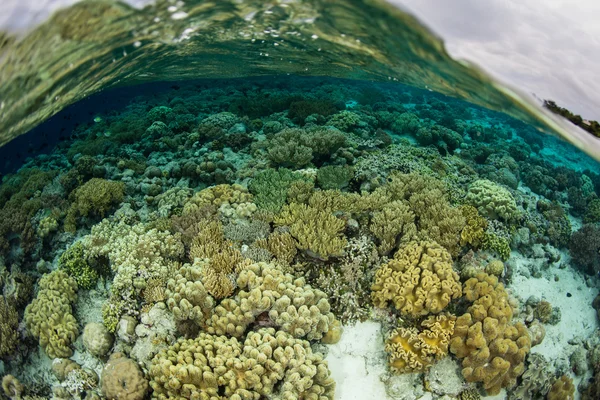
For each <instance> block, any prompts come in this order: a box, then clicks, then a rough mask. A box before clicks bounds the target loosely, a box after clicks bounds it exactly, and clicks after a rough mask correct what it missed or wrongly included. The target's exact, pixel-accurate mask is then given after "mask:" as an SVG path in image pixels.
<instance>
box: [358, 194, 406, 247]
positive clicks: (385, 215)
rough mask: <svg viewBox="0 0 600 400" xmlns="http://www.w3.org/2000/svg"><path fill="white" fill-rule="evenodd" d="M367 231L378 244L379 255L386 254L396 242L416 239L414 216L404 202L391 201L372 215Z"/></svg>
mask: <svg viewBox="0 0 600 400" xmlns="http://www.w3.org/2000/svg"><path fill="white" fill-rule="evenodd" d="M369 230H370V231H371V233H373V235H374V236H375V237H376V238H377V240H378V242H379V252H380V254H388V253H389V252H390V251H392V250H393V249H394V248H396V245H397V244H398V242H404V243H406V242H408V241H410V240H413V239H414V238H415V237H416V235H417V227H416V226H415V214H414V213H413V212H412V211H410V207H409V206H408V204H406V203H405V202H404V201H398V200H397V201H393V202H391V203H389V204H387V205H385V206H384V207H383V208H382V209H381V210H380V211H375V212H374V213H373V218H372V219H371V224H370V226H369Z"/></svg>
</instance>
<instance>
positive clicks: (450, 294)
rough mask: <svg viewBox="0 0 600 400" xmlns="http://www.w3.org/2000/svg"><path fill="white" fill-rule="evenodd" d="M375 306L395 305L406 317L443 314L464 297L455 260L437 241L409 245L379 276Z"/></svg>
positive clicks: (376, 277)
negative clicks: (452, 302) (453, 265)
mask: <svg viewBox="0 0 600 400" xmlns="http://www.w3.org/2000/svg"><path fill="white" fill-rule="evenodd" d="M372 291H373V292H372V297H373V303H374V304H375V306H377V307H385V306H386V305H387V303H388V302H390V301H391V302H392V303H393V304H394V306H395V307H396V308H397V309H398V310H399V311H400V313H401V314H402V315H407V316H412V317H418V316H423V315H427V314H431V313H433V314H435V313H439V312H441V311H442V310H443V309H444V308H445V307H446V306H447V305H448V304H449V303H450V301H451V300H452V299H456V298H458V297H460V296H461V294H462V289H461V284H460V281H459V277H458V274H457V273H456V272H455V271H454V270H453V269H452V257H451V256H450V254H449V253H448V252H447V251H446V250H445V249H444V248H443V247H441V246H440V245H439V244H437V243H435V242H427V241H423V242H409V243H407V244H406V245H404V246H402V247H400V249H399V250H398V251H397V252H396V254H395V255H394V258H393V259H392V260H390V261H389V262H388V263H387V264H384V265H382V266H381V267H380V268H379V269H378V270H377V272H376V273H375V279H374V282H373V286H372Z"/></svg>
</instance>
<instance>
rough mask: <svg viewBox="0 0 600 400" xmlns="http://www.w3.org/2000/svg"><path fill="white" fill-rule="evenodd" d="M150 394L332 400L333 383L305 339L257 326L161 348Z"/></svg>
mask: <svg viewBox="0 0 600 400" xmlns="http://www.w3.org/2000/svg"><path fill="white" fill-rule="evenodd" d="M149 376H150V379H151V381H150V386H151V387H152V389H153V390H154V396H155V398H157V399H159V400H166V399H171V398H198V399H218V398H228V399H238V400H240V399H258V398H259V397H264V396H271V395H273V394H276V395H277V396H278V398H281V399H283V400H293V399H321V400H332V399H333V394H334V390H335V382H334V381H333V379H332V378H331V377H330V373H329V369H328V367H327V363H326V362H325V361H324V360H323V356H322V355H321V354H320V353H313V352H312V350H311V348H310V344H309V343H308V342H307V341H304V340H299V339H295V338H294V337H292V336H291V335H289V334H287V333H285V332H282V331H277V332H276V331H275V330H274V329H272V328H263V329H260V330H258V331H257V332H251V333H249V334H248V336H247V337H246V338H245V340H244V342H243V343H240V342H239V341H238V340H237V339H235V338H232V339H228V338H226V337H224V336H213V335H209V334H206V333H200V335H199V336H198V337H197V338H196V339H193V340H192V339H187V340H186V339H179V341H177V343H175V344H174V345H173V346H171V347H170V348H169V349H168V350H162V351H161V352H160V353H158V354H157V355H156V356H155V357H154V359H153V361H152V367H151V368H150V372H149Z"/></svg>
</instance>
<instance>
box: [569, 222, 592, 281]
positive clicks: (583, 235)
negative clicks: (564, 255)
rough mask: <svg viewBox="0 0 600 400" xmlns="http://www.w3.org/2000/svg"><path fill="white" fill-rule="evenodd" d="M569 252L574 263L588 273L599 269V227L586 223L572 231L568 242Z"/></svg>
mask: <svg viewBox="0 0 600 400" xmlns="http://www.w3.org/2000/svg"><path fill="white" fill-rule="evenodd" d="M569 253H570V254H571V257H573V260H574V261H575V263H577V264H579V265H580V266H582V267H583V268H585V269H586V270H587V272H589V273H597V272H598V271H600V228H599V227H598V226H596V225H592V224H586V225H584V226H582V227H581V228H580V229H579V230H578V231H576V232H575V233H573V235H572V236H571V241H570V243H569Z"/></svg>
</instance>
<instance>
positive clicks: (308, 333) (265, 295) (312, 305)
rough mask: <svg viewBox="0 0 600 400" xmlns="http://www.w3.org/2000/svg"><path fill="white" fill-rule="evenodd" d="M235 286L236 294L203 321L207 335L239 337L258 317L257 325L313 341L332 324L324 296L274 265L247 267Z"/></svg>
mask: <svg viewBox="0 0 600 400" xmlns="http://www.w3.org/2000/svg"><path fill="white" fill-rule="evenodd" d="M236 283H237V286H238V288H239V291H238V293H236V295H235V296H234V297H233V298H227V299H224V300H222V301H221V303H220V304H219V305H217V306H216V307H215V309H214V312H213V313H212V315H211V316H210V318H209V319H207V320H206V321H205V323H204V327H205V330H206V331H207V332H208V333H211V334H216V335H225V334H226V335H230V336H235V337H241V336H242V335H243V334H244V332H245V331H246V328H247V327H248V325H250V324H251V323H252V322H254V321H255V320H256V319H257V318H258V317H259V316H260V321H258V322H259V323H262V324H267V325H269V326H277V327H278V329H279V330H282V331H285V332H288V333H290V334H292V335H293V336H294V337H298V338H304V337H306V338H307V339H310V340H317V339H321V338H322V337H323V335H324V334H325V333H326V332H328V331H329V330H330V328H331V327H332V324H333V323H334V321H335V317H334V315H333V313H332V312H331V306H330V304H329V301H328V299H327V295H326V294H325V293H323V292H322V291H320V290H317V289H313V288H312V287H311V286H310V285H308V284H306V281H305V280H304V278H295V277H294V276H293V275H290V274H286V273H284V272H283V271H282V270H281V269H280V268H279V267H278V266H276V265H273V264H269V263H262V262H261V263H255V264H250V265H247V266H246V267H245V268H244V269H243V270H242V271H241V272H240V274H239V276H238V278H237V281H236Z"/></svg>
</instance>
